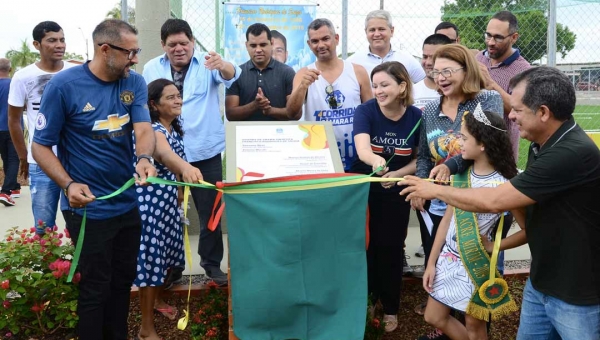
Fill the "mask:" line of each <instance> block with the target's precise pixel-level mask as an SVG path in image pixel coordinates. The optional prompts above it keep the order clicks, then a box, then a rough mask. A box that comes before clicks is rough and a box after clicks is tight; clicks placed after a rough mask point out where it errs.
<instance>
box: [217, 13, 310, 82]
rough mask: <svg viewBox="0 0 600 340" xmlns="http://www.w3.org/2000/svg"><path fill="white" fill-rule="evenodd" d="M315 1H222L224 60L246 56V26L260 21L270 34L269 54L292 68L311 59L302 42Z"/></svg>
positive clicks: (239, 60)
mask: <svg viewBox="0 0 600 340" xmlns="http://www.w3.org/2000/svg"><path fill="white" fill-rule="evenodd" d="M316 8H317V7H316V5H272V4H246V3H244V4H241V3H231V2H226V3H224V4H223V10H224V16H223V18H224V21H225V22H224V25H223V26H224V35H225V38H224V40H223V41H224V52H225V53H224V55H225V60H228V61H231V62H232V63H234V64H236V65H240V64H243V63H245V62H246V61H248V60H249V59H250V57H249V56H248V52H247V51H246V30H247V29H248V26H250V25H252V24H254V23H263V24H265V25H267V26H268V27H269V29H271V30H276V31H277V32H279V33H280V34H281V35H283V37H284V39H285V41H286V42H287V47H286V46H285V45H286V44H284V43H283V40H284V39H281V37H280V36H279V35H278V34H276V33H275V34H274V36H273V38H274V46H273V57H274V58H275V59H277V60H279V61H282V62H284V63H286V64H288V65H289V66H291V67H292V68H293V69H294V71H298V70H299V69H301V68H302V67H304V66H306V65H308V64H310V63H312V62H314V61H315V55H314V54H313V53H312V51H311V50H310V48H309V47H308V45H307V44H306V40H307V35H306V29H307V27H308V25H309V24H310V22H311V21H313V20H314V19H315V16H316V12H317V9H316Z"/></svg>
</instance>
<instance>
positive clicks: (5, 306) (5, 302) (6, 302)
mask: <svg viewBox="0 0 600 340" xmlns="http://www.w3.org/2000/svg"><path fill="white" fill-rule="evenodd" d="M2 306H4V308H6V309H8V308H10V302H9V301H7V300H4V302H2Z"/></svg>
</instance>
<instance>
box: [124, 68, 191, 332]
mask: <svg viewBox="0 0 600 340" xmlns="http://www.w3.org/2000/svg"><path fill="white" fill-rule="evenodd" d="M182 103H183V102H182V100H181V94H180V93H179V90H178V89H177V87H175V84H174V83H173V82H172V81H170V80H167V79H157V80H155V81H153V82H151V83H150V84H148V108H149V109H150V119H151V121H152V127H153V128H154V134H155V137H156V148H155V151H154V154H153V157H154V159H155V161H156V163H155V166H156V172H157V177H159V178H161V179H166V180H169V181H175V180H180V181H181V180H183V181H185V182H189V183H198V181H199V180H202V174H201V173H200V170H198V169H197V168H195V167H193V166H192V165H190V164H189V163H188V162H186V160H185V159H186V158H185V153H184V150H183V129H182V122H181V119H180V117H179V116H180V115H181V106H182ZM134 137H135V136H134ZM136 191H137V193H138V206H139V208H140V217H141V219H142V237H141V242H140V251H139V253H138V265H137V274H136V278H135V281H134V282H133V284H134V285H135V286H138V287H139V291H140V309H141V311H142V325H141V327H140V331H139V333H138V337H137V340H158V339H160V337H159V336H158V334H157V333H156V329H155V328H154V315H153V314H154V313H153V312H154V311H156V312H158V313H161V314H162V315H164V316H165V317H167V318H168V319H170V320H175V318H176V317H177V308H176V307H174V306H169V305H168V304H167V303H166V302H165V301H164V300H163V298H162V292H163V291H164V289H165V288H168V287H165V281H166V278H167V276H168V275H167V274H168V272H169V270H170V269H171V268H173V267H175V266H183V265H184V253H183V231H182V226H181V212H180V209H179V207H180V205H181V201H182V200H183V192H182V190H181V188H180V189H179V190H178V188H177V187H176V186H172V185H164V184H151V185H148V186H145V187H142V186H139V187H137V188H136Z"/></svg>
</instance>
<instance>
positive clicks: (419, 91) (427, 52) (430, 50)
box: [413, 34, 452, 110]
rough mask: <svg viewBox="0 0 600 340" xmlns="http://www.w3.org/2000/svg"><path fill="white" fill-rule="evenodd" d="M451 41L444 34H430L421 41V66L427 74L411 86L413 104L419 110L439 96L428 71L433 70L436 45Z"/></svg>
mask: <svg viewBox="0 0 600 340" xmlns="http://www.w3.org/2000/svg"><path fill="white" fill-rule="evenodd" d="M451 43H452V39H450V38H448V37H447V36H446V35H444V34H432V35H430V36H428V37H427V38H426V39H425V41H423V58H422V59H421V66H422V67H423V71H425V74H426V75H427V76H426V77H425V78H424V79H423V80H421V81H420V82H418V83H416V84H415V86H414V87H413V98H414V100H415V103H414V104H413V105H414V106H416V107H418V108H419V109H421V110H423V108H425V105H427V103H429V102H430V101H432V100H435V99H437V98H439V97H440V94H439V93H438V91H437V85H435V82H434V81H433V78H432V77H431V76H430V75H429V72H431V71H433V54H434V53H435V51H437V49H438V47H439V46H441V45H446V44H451Z"/></svg>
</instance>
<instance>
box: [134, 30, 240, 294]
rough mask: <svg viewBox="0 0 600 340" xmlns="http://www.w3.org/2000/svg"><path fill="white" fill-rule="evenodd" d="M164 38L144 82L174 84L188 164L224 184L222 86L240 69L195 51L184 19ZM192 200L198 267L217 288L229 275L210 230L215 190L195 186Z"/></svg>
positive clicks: (217, 234)
mask: <svg viewBox="0 0 600 340" xmlns="http://www.w3.org/2000/svg"><path fill="white" fill-rule="evenodd" d="M160 40H161V44H162V47H163V50H164V51H165V54H164V55H161V56H158V57H156V58H154V59H152V60H150V61H149V62H148V63H146V65H144V73H143V75H144V79H146V82H147V83H150V82H151V81H153V80H156V79H158V78H166V79H170V80H173V82H174V83H175V86H177V88H178V89H179V91H180V92H181V97H182V98H183V108H182V112H181V117H182V118H183V130H184V131H185V135H184V137H183V141H184V148H185V154H186V156H187V160H188V161H189V162H190V163H191V164H192V165H193V166H195V167H197V168H198V169H200V171H201V172H202V175H203V177H204V180H205V181H207V182H210V183H216V182H218V181H222V180H223V175H222V163H221V152H223V150H225V128H224V127H223V120H222V118H221V113H220V107H219V83H223V84H224V85H225V86H226V87H228V88H229V87H230V86H231V84H233V82H234V81H236V80H237V79H238V78H239V76H240V74H241V73H242V70H241V69H240V68H239V67H238V66H235V65H233V64H232V63H230V62H227V61H225V60H222V59H221V56H220V55H218V54H217V53H215V52H212V51H211V52H209V53H207V54H205V55H202V53H201V52H199V51H196V50H195V49H194V36H193V35H192V29H191V28H190V26H189V24H188V23H187V22H186V21H184V20H181V19H169V20H167V21H165V23H164V24H163V25H162V27H161V30H160ZM192 197H193V199H194V204H195V205H196V208H197V209H198V216H199V218H200V224H201V225H200V242H199V244H198V253H199V254H200V259H201V261H200V265H201V266H202V268H204V270H205V271H206V274H207V275H208V276H209V277H210V278H212V279H213V280H214V281H215V282H216V283H217V284H220V285H225V284H227V275H226V274H224V273H223V272H222V271H221V269H220V264H221V260H222V259H223V236H222V233H221V225H220V224H219V226H218V227H217V229H216V230H215V231H214V232H211V231H210V230H208V228H207V225H208V220H209V218H210V214H211V209H212V207H213V204H214V201H215V197H216V191H214V190H206V189H197V188H196V189H192ZM181 270H183V269H182V268H179V270H173V273H172V275H171V279H172V280H177V279H178V277H181ZM167 284H168V283H167Z"/></svg>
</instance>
